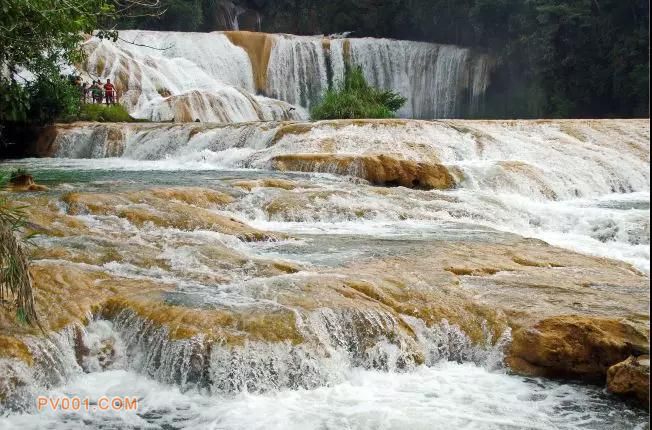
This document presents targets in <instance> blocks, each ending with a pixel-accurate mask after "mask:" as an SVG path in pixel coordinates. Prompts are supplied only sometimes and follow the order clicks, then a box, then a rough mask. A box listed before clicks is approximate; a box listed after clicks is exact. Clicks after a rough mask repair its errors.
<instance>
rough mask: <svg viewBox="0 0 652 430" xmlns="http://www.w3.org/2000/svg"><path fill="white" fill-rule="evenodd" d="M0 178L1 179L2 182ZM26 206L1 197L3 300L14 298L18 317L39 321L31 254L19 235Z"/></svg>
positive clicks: (0, 293) (0, 295)
mask: <svg viewBox="0 0 652 430" xmlns="http://www.w3.org/2000/svg"><path fill="white" fill-rule="evenodd" d="M2 182H3V181H2V178H0V183H2ZM25 219H26V218H25V212H24V206H13V205H11V204H10V202H9V200H8V199H7V198H5V197H0V303H5V301H7V300H11V299H13V300H15V303H16V306H17V317H18V318H19V319H21V320H23V321H25V322H27V323H30V324H32V323H36V324H38V318H37V316H36V310H35V308H34V296H33V293H32V277H31V275H30V272H29V258H28V255H27V252H26V251H25V247H24V245H23V243H22V242H21V241H20V239H18V237H17V236H16V232H17V231H18V229H20V228H21V227H23V226H24V224H25Z"/></svg>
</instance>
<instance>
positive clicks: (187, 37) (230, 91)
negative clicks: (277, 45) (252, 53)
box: [83, 31, 305, 122]
mask: <svg viewBox="0 0 652 430" xmlns="http://www.w3.org/2000/svg"><path fill="white" fill-rule="evenodd" d="M121 38H122V39H123V40H126V41H128V42H133V43H136V44H138V45H134V44H131V43H127V42H124V41H123V40H120V41H118V42H117V43H113V42H110V41H107V40H101V41H100V40H97V39H91V40H90V41H88V42H87V43H86V44H85V50H86V52H87V54H88V58H87V60H86V62H85V65H84V67H83V68H84V70H85V72H86V74H87V75H89V76H88V80H91V79H95V78H96V77H100V78H101V79H105V78H111V79H112V80H113V81H114V82H115V85H116V87H117V88H118V93H119V94H120V98H121V103H122V104H124V105H125V106H126V107H127V109H128V110H129V112H130V113H131V114H132V115H133V116H135V117H137V118H147V119H150V120H153V121H169V120H175V121H181V122H192V121H194V120H195V119H200V120H201V121H203V122H244V121H258V120H282V119H300V118H305V114H303V113H302V110H301V109H300V108H299V109H297V108H293V109H292V106H290V105H289V104H287V103H285V102H283V101H280V100H272V99H268V98H266V97H262V96H257V95H255V91H254V77H253V71H252V68H251V63H250V61H249V58H248V56H247V53H246V52H245V51H244V50H242V49H241V48H239V47H237V46H234V45H233V44H232V43H231V42H230V40H229V38H228V37H227V36H226V35H224V34H221V33H175V32H151V31H122V32H121ZM140 45H143V46H140Z"/></svg>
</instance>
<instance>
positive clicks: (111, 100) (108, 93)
mask: <svg viewBox="0 0 652 430" xmlns="http://www.w3.org/2000/svg"><path fill="white" fill-rule="evenodd" d="M104 97H105V99H106V104H107V105H108V104H115V87H114V86H113V84H112V83H111V79H107V80H106V84H104Z"/></svg>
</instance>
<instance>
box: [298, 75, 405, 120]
mask: <svg viewBox="0 0 652 430" xmlns="http://www.w3.org/2000/svg"><path fill="white" fill-rule="evenodd" d="M405 101H406V99H405V97H403V96H401V95H400V94H398V93H395V92H393V91H390V90H381V89H378V88H374V87H372V86H370V85H369V84H368V83H367V80H366V79H365V77H364V74H363V73H362V68H360V67H354V68H347V70H346V73H345V78H344V82H342V83H339V84H338V85H337V86H336V88H331V89H329V90H328V91H327V92H326V94H325V95H324V98H323V99H322V100H321V102H320V103H319V104H318V105H316V106H315V107H314V108H313V109H312V110H311V112H310V114H311V117H312V119H314V120H321V119H362V118H394V116H395V112H396V111H397V110H399V109H400V108H401V107H402V106H403V105H404V104H405Z"/></svg>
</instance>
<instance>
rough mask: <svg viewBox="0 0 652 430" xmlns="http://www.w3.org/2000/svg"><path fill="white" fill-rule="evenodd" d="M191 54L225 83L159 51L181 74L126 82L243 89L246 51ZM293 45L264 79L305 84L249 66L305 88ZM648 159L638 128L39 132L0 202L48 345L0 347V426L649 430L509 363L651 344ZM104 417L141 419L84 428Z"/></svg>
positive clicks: (402, 124) (391, 126)
mask: <svg viewBox="0 0 652 430" xmlns="http://www.w3.org/2000/svg"><path fill="white" fill-rule="evenodd" d="M152 37H153V39H149V40H147V42H148V43H153V42H155V41H159V42H160V37H161V36H160V34H156V35H154V36H152ZM169 37H170V39H169V40H170V41H175V43H178V44H181V43H185V42H184V40H185V39H184V38H185V37H187V36H179V35H175V34H170V36H169ZM177 37H178V38H179V39H175V38H177ZM197 37H199V36H197ZM205 37H207V38H209V39H210V40H211V41H212V42H215V43H214V44H213V45H211V46H212V47H213V48H214V49H215V50H216V51H215V52H216V54H215V58H218V52H222V53H223V52H225V51H224V50H225V49H227V47H228V49H231V50H232V51H233V52H232V54H230V55H229V56H226V57H224V58H223V63H222V64H221V65H218V64H217V63H216V62H207V63H202V61H203V60H204V57H203V56H202V50H203V49H208V48H203V47H201V44H198V45H196V46H187V47H183V48H182V47H181V46H180V45H178V46H177V48H176V49H180V50H181V51H183V53H184V55H185V56H186V57H187V58H193V56H195V58H194V60H193V61H190V60H179V59H178V58H177V57H176V55H177V54H176V53H171V51H169V52H168V53H167V54H157V55H169V56H170V58H169V59H168V60H161V59H160V58H159V59H157V60H156V61H153V60H152V62H151V64H150V65H149V66H148V65H147V64H146V63H147V61H145V60H143V63H142V66H143V67H145V66H147V67H150V66H151V67H152V69H151V70H150V72H151V73H152V74H151V75H145V74H141V75H139V73H141V72H138V71H136V70H141V71H142V70H144V69H132V71H133V77H134V78H138V79H141V82H146V83H147V84H146V85H147V86H145V84H143V86H142V88H149V89H150V90H151V91H154V88H156V85H157V82H158V83H161V82H167V83H166V85H169V87H168V88H177V87H175V85H177V84H178V85H179V87H178V88H179V91H182V89H181V88H182V83H175V81H172V80H170V81H165V79H167V78H164V76H165V73H161V74H160V75H157V74H156V73H154V72H153V70H154V69H157V70H165V69H166V68H168V67H169V68H176V67H181V68H184V67H185V71H187V72H188V73H189V74H190V73H191V72H192V73H195V72H196V73H204V75H202V76H204V77H205V79H214V81H210V80H209V81H208V85H214V86H213V87H210V88H208V87H207V88H208V89H207V91H209V92H211V91H213V92H214V94H222V95H221V96H219V97H223V96H224V94H233V95H234V97H235V96H236V95H237V94H241V95H242V94H244V93H243V92H242V91H244V90H243V88H244V89H248V90H247V91H253V89H254V88H255V87H256V85H257V84H256V77H255V74H254V73H247V72H246V71H247V70H248V69H247V67H248V66H247V61H248V59H247V58H248V57H247V54H246V53H245V52H244V51H242V50H239V48H235V47H233V46H229V43H230V42H229V41H228V39H227V37H226V36H223V35H218V34H212V35H207V36H205ZM192 40H197V39H192ZM218 41H219V42H218ZM212 42H211V43H212ZM295 42H296V40H294V41H292V40H291V41H288V43H287V45H283V44H281V45H283V46H282V49H283V50H287V53H286V54H284V55H286V56H285V57H283V58H290V57H292V56H293V55H296V56H297V57H303V58H304V59H305V58H308V57H310V58H311V62H309V63H307V62H305V61H304V60H301V61H304V62H303V63H295V64H294V65H290V64H289V63H287V62H284V61H285V60H283V61H281V60H280V59H278V58H274V57H273V55H272V57H271V60H270V64H280V63H283V64H284V65H282V67H295V66H296V67H297V70H303V72H305V70H306V69H305V68H304V69H301V67H303V66H301V67H299V66H298V64H303V65H304V66H305V67H306V68H307V67H308V66H309V67H314V68H316V69H319V68H321V67H322V66H323V63H322V60H323V58H322V57H320V56H319V55H317V54H318V52H319V49H320V48H319V46H321V45H320V44H315V43H313V42H314V41H311V39H308V40H307V41H305V42H301V43H302V44H304V45H302V47H301V48H300V49H299V48H298V47H297V46H296V45H293V44H295ZM207 43H208V42H207ZM364 43H367V42H365V41H359V42H354V41H351V47H350V49H351V50H352V55H360V56H364V55H365V54H364V53H362V51H358V53H355V52H357V51H356V50H357V49H358V48H359V47H360V46H362V44H364ZM208 44H209V45H210V43H208ZM305 44H312V45H310V46H305ZM356 44H359V45H358V46H357V47H356ZM281 45H277V46H281ZM336 45H337V43H332V42H331V47H330V49H331V52H333V48H334V46H336ZM108 47H109V45H106V46H105V47H104V48H102V49H109V48H108ZM133 49H136V48H133ZM138 49H140V48H138ZM304 49H305V50H308V51H310V52H312V54H308V53H306V51H304ZM347 49H349V48H347ZM410 49H412V48H410ZM414 49H416V50H425V51H428V50H430V51H429V52H430V54H428V55H437V54H436V52H435V51H436V50H437V49H440V48H437V49H435V50H432V49H431V47H425V46H424V47H418V48H414ZM441 49H447V48H441ZM116 52H117V51H116ZM134 52H135V51H134ZM284 52H285V51H284ZM405 53H406V54H405V55H413V54H414V53H411V51H410V50H409V49H408V50H406V51H405ZM313 54H314V55H313ZM134 55H135V54H134ZM139 55H140V54H139ZM370 55H371V54H370ZM414 55H416V54H414ZM419 55H422V54H419ZM447 55H448V54H447ZM462 56H463V55H462ZM371 57H373V55H371ZM371 57H369V58H371ZM97 58H99V56H98V57H97ZM97 58H96V59H97ZM130 58H131V57H129V56H128V55H126V54H125V61H131V60H130ZM455 58H457V59H458V60H460V58H461V57H460V58H458V57H455ZM96 59H93V60H92V61H96ZM234 59H238V60H237V61H235V60H234ZM139 61H140V60H139ZM212 61H213V60H212ZM215 61H216V60H215ZM361 61H363V60H361ZM369 61H371V60H369ZM455 61H457V60H455ZM460 61H461V60H460ZM453 63H454V61H452V60H451V62H450V63H448V64H449V65H448V66H446V67H449V66H450V67H457V66H454V64H453ZM153 65H155V67H154V66H153ZM107 67H108V66H107ZM275 67H276V66H275ZM279 67H281V65H279ZM329 67H331V69H330V71H326V72H325V73H324V75H323V76H322V77H321V78H320V81H319V82H321V83H323V84H324V85H325V83H326V82H328V80H329V79H331V78H330V77H331V76H332V75H333V73H334V72H333V70H334V69H333V67H332V66H329ZM391 67H393V68H395V69H396V68H399V65H398V64H395V65H392V66H391ZM442 67H443V66H442ZM433 70H436V67H435V68H434V69H433ZM150 72H148V73H150ZM241 72H242V73H241ZM303 72H301V73H299V72H297V74H296V77H297V80H296V81H294V82H293V84H292V85H293V86H298V87H300V88H303V90H302V91H300V92H298V93H295V94H290V93H287V94H282V91H283V90H282V88H281V83H280V81H277V80H276V79H277V78H278V76H276V77H275V76H274V75H273V74H268V75H267V78H268V79H269V80H270V82H271V81H273V82H275V84H274V86H271V87H270V88H276V90H278V91H279V94H278V96H279V97H281V95H282V96H283V97H287V98H292V97H298V98H299V99H300V98H301V97H303V95H305V94H307V93H310V92H311V91H315V92H317V91H321V89H323V87H314V86H311V85H313V84H314V82H313V83H312V84H310V85H309V84H308V83H307V82H308V80H306V79H304V78H305V76H307V75H306V74H302V73H303ZM130 73H131V72H130ZM383 73H386V74H391V73H395V72H393V71H386V72H383ZM383 73H379V74H378V75H377V76H376V77H375V78H374V79H377V80H378V82H379V83H380V82H384V84H387V85H391V83H387V82H385V81H382V80H383V79H386V76H387V75H384V74H383ZM396 73H398V72H396ZM153 76H158V77H157V78H156V79H160V80H158V81H157V80H156V79H154V78H153ZM211 76H212V77H211ZM279 76H280V75H279ZM217 77H219V82H221V83H220V84H219V85H225V87H224V88H227V89H226V90H224V92H223V93H220V92H219V91H221V90H220V88H222V87H219V86H218V84H217V83H216V82H218V78H217ZM322 78H323V80H321V79H322ZM304 83H305V85H306V86H305V87H302V85H304ZM423 85H425V86H428V85H430V84H429V83H423ZM236 87H237V88H240V89H237V90H235V89H234V88H236ZM150 90H148V91H150ZM175 91H176V90H175ZM433 91H436V92H441V93H442V94H444V95H443V96H442V97H449V96H447V95H445V93H446V90H445V89H444V88H438V89H437V88H434V87H433ZM143 94H144V90H143ZM151 94H153V93H151ZM141 96H142V94H141ZM141 96H138V97H136V95H134V100H135V101H136V102H135V103H134V106H139V107H138V109H144V110H141V112H145V110H146V109H150V108H151V109H154V110H152V111H151V112H154V111H155V110H156V109H159V108H158V107H156V108H155V107H154V106H155V105H156V103H158V102H156V100H155V97H154V96H152V98H150V99H148V98H147V97H149V96H147V97H141ZM161 97H162V96H161ZM238 97H239V96H238ZM243 97H244V96H243ZM248 100H250V101H251V103H252V106H254V105H253V103H254V102H256V103H259V105H260V103H263V104H264V103H267V101H265V100H271V99H263V98H261V97H258V96H256V97H255V98H253V99H248ZM297 100H298V99H297ZM449 100H452V99H449ZM295 101H296V100H295ZM269 103H272V104H274V103H277V102H269ZM301 103H303V101H302V102H301ZM451 103H452V105H451V106H453V105H455V103H456V102H453V101H451ZM275 106H276V105H275ZM411 106H412V107H411V109H417V106H420V104H419V103H416V104H414V103H413V104H412V105H411ZM442 106H444V105H442ZM440 108H442V109H443V107H440V106H434V107H433V106H430V107H428V108H427V109H432V110H431V112H437V109H440ZM252 109H254V108H252ZM256 109H257V108H256ZM424 109H425V108H424ZM447 109H448V108H447ZM451 109H453V107H451ZM455 109H457V108H455ZM254 110H255V109H254ZM157 112H161V111H160V110H158V111H157ZM232 114H233V115H235V113H232ZM229 115H231V114H229ZM245 116H246V115H245V114H243V116H242V118H244V117H245ZM649 149H650V147H649V124H648V122H647V121H644V120H555V121H470V120H466V121H465V120H439V121H417V120H385V121H380V120H378V121H374V120H364V121H363V120H360V121H323V122H313V123H310V122H288V121H286V122H249V123H241V124H196V123H183V124H178V123H176V124H175V123H129V124H99V123H76V124H61V125H56V126H53V127H52V128H51V129H48V130H46V131H45V132H44V135H43V136H42V139H41V140H39V143H38V145H37V147H36V148H35V154H38V155H40V156H42V157H51V158H32V159H22V160H13V161H6V162H3V163H1V164H0V170H1V171H3V172H4V171H9V170H10V169H14V168H18V167H28V168H29V170H30V172H31V173H33V174H34V176H35V178H36V180H37V182H38V183H40V184H44V185H47V186H48V187H49V190H47V191H44V192H40V193H37V192H26V193H20V194H15V196H17V197H15V198H16V199H17V200H18V201H20V202H22V203H25V205H26V207H27V209H26V210H27V211H28V213H29V224H28V225H29V228H30V229H34V230H35V231H37V232H38V233H39V234H38V235H37V236H36V237H35V238H34V239H33V241H34V244H35V245H36V246H35V247H34V248H33V249H31V250H30V252H32V266H33V267H32V269H33V273H34V280H35V281H34V282H35V284H36V285H37V287H38V291H39V294H38V295H37V304H38V306H39V309H44V308H47V311H46V312H45V313H44V314H43V321H44V323H45V322H47V323H48V324H49V326H50V327H52V326H53V325H55V324H56V325H55V326H56V327H57V329H56V330H53V333H52V334H50V335H49V336H48V337H47V338H46V337H43V336H41V335H40V334H39V333H37V332H27V331H25V332H23V334H21V335H20V336H21V337H20V338H18V337H16V339H18V340H17V341H16V342H13V343H12V341H13V339H14V338H12V337H11V336H0V345H7V351H0V428H2V429H20V430H27V429H42V428H47V429H55V430H64V429H77V428H97V429H116V428H120V429H141V428H142V429H165V430H168V429H204V428H206V429H229V430H231V429H234V430H235V429H309V430H311V429H315V430H317V429H319V430H321V429H370V430H371V429H379V428H380V429H388V430H390V429H391V430H394V429H395V430H402V429H424V430H425V429H432V428H441V429H449V428H451V429H458V428H461V429H496V430H498V429H501V430H502V429H537V430H539V429H541V430H544V429H545V430H553V429H569V430H571V429H572V430H577V429H604V430H607V429H622V430H629V429H641V430H642V429H645V428H649V427H646V426H647V418H648V416H647V414H646V413H645V412H644V411H643V410H641V409H638V408H636V407H634V406H632V405H630V404H627V403H622V402H620V401H619V400H618V399H617V398H616V397H615V396H614V395H612V394H609V393H608V392H607V391H606V390H605V389H604V388H603V387H599V386H590V385H585V384H583V383H576V382H569V381H561V380H552V379H544V378H538V377H536V378H535V377H522V376H517V375H516V374H514V373H512V372H511V370H510V369H509V368H507V366H506V363H507V364H509V361H508V360H506V359H505V357H508V358H509V348H510V347H511V346H513V345H514V344H516V341H517V339H518V334H519V330H520V332H521V334H522V332H523V330H522V329H520V328H519V325H520V324H523V325H525V324H530V323H531V321H537V319H539V318H541V319H543V318H557V317H558V316H559V315H562V316H568V315H571V316H572V317H575V316H577V315H579V317H584V318H586V321H589V323H587V325H589V324H591V323H590V321H593V320H591V318H593V317H595V318H596V319H597V318H607V317H608V318H611V320H610V321H620V320H627V321H628V324H629V323H630V322H631V326H628V327H630V329H631V330H632V331H633V330H634V327H635V326H636V324H644V323H647V319H646V318H648V317H647V315H648V314H649V310H647V314H646V310H645V308H646V306H647V303H649V292H648V291H647V289H646V288H644V284H646V283H647V281H649V274H648V273H649V260H650V258H649V243H650V215H649V200H650V197H649V191H648V189H649V186H650V174H649V161H650V160H649ZM415 172H416V173H415ZM411 175H412V176H411ZM415 175H416V176H415ZM405 178H407V182H406V181H403V182H401V180H403V179H405ZM428 181H430V182H428ZM401 184H403V185H406V184H407V186H414V188H407V187H405V186H398V185H401ZM424 185H428V187H426V186H424ZM2 315H4V314H2ZM505 315H508V316H507V317H506V316H505ZM507 318H513V320H509V321H510V322H512V321H516V322H515V323H514V324H508V323H505V321H507ZM519 318H520V319H519ZM53 321H54V322H53ZM632 321H633V322H632ZM0 323H4V321H3V320H0ZM614 324H616V323H614ZM623 324H624V323H623ZM12 327H13V326H12ZM619 327H620V326H619ZM636 327H638V326H636ZM16 330H22V329H21V328H20V327H19V328H18V329H16ZM528 330H529V328H528ZM530 331H532V332H536V330H534V329H533V330H530ZM614 336H615V335H614ZM6 339H8V340H6ZM609 339H611V338H609ZM18 341H20V342H18ZM21 346H22V347H23V349H21ZM16 351H18V352H16ZM7 353H9V358H8V357H7V356H6V355H5V354H7ZM11 354H14V355H11ZM21 354H22V355H21ZM25 356H26V357H27V358H25ZM38 396H46V397H48V398H52V399H56V398H72V397H79V398H80V399H88V409H86V408H84V407H81V408H79V409H77V410H53V409H52V408H51V407H46V408H45V409H42V410H40V411H39V410H38V409H37V406H36V405H37V399H38ZM103 396H109V397H111V398H114V397H116V396H117V397H122V398H124V397H133V398H136V399H137V404H138V407H137V409H134V410H120V411H111V410H106V411H99V410H97V409H96V408H97V407H98V403H99V400H98V399H100V398H102V397H103Z"/></svg>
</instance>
